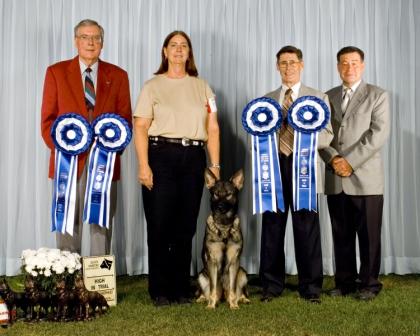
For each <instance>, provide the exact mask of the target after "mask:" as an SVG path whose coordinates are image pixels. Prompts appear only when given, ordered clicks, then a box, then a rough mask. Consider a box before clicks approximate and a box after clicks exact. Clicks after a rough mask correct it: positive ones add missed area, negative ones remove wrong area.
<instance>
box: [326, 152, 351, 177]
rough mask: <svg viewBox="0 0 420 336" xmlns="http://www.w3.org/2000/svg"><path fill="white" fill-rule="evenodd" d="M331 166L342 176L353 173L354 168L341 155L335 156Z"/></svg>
mask: <svg viewBox="0 0 420 336" xmlns="http://www.w3.org/2000/svg"><path fill="white" fill-rule="evenodd" d="M331 167H332V168H333V169H334V173H336V174H337V175H338V176H341V177H349V176H350V175H351V174H353V168H352V167H351V165H350V164H349V163H348V162H347V160H346V159H345V158H343V157H341V156H335V157H334V158H333V159H332V160H331Z"/></svg>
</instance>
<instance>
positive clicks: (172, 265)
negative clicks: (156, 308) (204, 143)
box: [143, 142, 206, 299]
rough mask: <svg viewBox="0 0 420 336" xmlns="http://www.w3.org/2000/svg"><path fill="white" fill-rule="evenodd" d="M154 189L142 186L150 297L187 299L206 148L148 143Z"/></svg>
mask: <svg viewBox="0 0 420 336" xmlns="http://www.w3.org/2000/svg"><path fill="white" fill-rule="evenodd" d="M149 165H150V167H151V169H152V172H153V189H152V190H151V191H149V190H148V189H147V188H145V187H143V204H144V211H145V215H146V220H147V243H148V253H149V293H150V296H151V297H152V299H154V298H156V297H158V296H164V297H167V298H170V299H177V298H180V297H188V296H189V280H190V267H191V247H192V246H191V244H192V238H193V236H194V234H195V231H196V226H197V217H198V213H199V210H200V203H201V196H202V193H203V186H204V169H205V166H206V154H205V151H204V149H203V148H202V147H198V146H189V147H184V146H182V145H179V144H167V143H154V142H150V143H149Z"/></svg>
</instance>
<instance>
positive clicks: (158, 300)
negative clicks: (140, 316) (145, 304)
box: [153, 296, 171, 307]
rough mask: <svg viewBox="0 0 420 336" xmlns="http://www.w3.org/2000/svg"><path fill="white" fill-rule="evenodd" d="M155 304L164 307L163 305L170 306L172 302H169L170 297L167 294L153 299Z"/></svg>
mask: <svg viewBox="0 0 420 336" xmlns="http://www.w3.org/2000/svg"><path fill="white" fill-rule="evenodd" d="M153 304H154V305H155V306H156V307H163V306H169V305H170V304H171V303H170V302H169V300H168V298H167V297H165V296H158V297H156V298H155V299H154V300H153Z"/></svg>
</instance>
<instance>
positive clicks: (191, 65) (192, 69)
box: [155, 30, 198, 77]
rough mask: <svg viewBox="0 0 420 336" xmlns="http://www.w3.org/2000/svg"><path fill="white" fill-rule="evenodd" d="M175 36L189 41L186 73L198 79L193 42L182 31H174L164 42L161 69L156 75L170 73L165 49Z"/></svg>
mask: <svg viewBox="0 0 420 336" xmlns="http://www.w3.org/2000/svg"><path fill="white" fill-rule="evenodd" d="M175 35H181V36H183V37H184V38H185V39H186V40H187V42H188V48H189V53H188V59H187V63H186V64H185V71H186V72H187V73H188V75H190V76H194V77H197V76H198V70H197V67H196V66H195V62H194V54H193V48H192V44H191V40H190V38H189V36H188V35H187V34H186V33H184V32H183V31H181V30H175V31H173V32H172V33H170V34H169V35H168V36H166V38H165V41H163V46H162V51H161V56H162V61H161V63H160V66H159V69H158V70H157V71H156V72H155V75H160V74H163V73H165V72H167V71H168V59H167V58H166V56H165V51H164V49H165V48H166V47H168V44H169V41H170V40H171V38H172V37H174V36H175Z"/></svg>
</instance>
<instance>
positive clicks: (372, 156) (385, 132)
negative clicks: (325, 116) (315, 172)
mask: <svg viewBox="0 0 420 336" xmlns="http://www.w3.org/2000/svg"><path fill="white" fill-rule="evenodd" d="M327 94H328V96H329V98H330V102H331V107H332V116H331V123H332V126H333V130H334V139H333V141H332V143H331V145H330V146H329V147H327V148H324V149H323V150H321V151H320V155H321V156H322V158H323V159H324V161H325V162H326V163H329V162H330V161H331V160H332V158H333V157H335V156H336V155H340V156H342V157H344V158H345V159H346V160H347V161H348V162H349V163H350V165H351V166H352V168H353V171H354V172H353V174H352V175H351V176H350V177H340V176H338V175H336V174H334V172H333V171H332V170H330V169H328V170H326V173H325V193H326V194H328V195H329V194H339V193H341V192H342V191H344V192H345V193H346V194H348V195H381V194H383V192H384V173H383V164H382V156H381V149H382V147H383V146H384V144H385V142H386V140H387V139H388V136H389V132H390V112H389V99H388V93H387V92H386V91H385V90H383V89H381V88H379V87H377V86H374V85H370V84H367V83H365V82H363V81H362V82H361V83H360V85H359V87H358V88H357V89H356V91H355V92H354V94H353V97H352V98H351V99H350V102H349V105H348V106H347V109H346V113H345V115H344V117H343V113H342V111H341V102H342V86H341V85H340V86H337V87H335V88H333V89H331V90H329V91H328V92H327Z"/></svg>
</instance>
